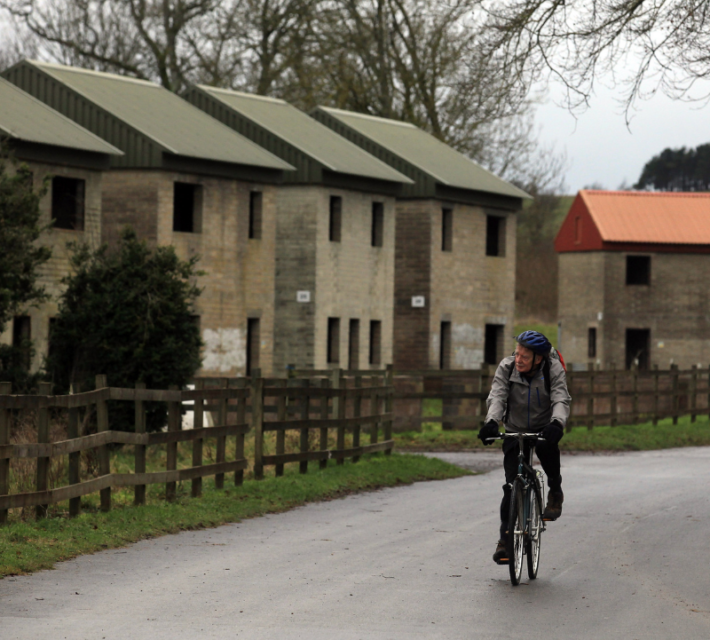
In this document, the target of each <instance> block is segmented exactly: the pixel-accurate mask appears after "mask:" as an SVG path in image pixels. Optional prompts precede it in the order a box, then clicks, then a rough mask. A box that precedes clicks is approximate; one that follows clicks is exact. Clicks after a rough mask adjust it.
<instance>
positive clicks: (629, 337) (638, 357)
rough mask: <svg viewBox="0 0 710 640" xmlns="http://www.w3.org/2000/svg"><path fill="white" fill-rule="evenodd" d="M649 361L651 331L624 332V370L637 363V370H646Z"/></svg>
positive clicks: (629, 330) (634, 330) (630, 330)
mask: <svg viewBox="0 0 710 640" xmlns="http://www.w3.org/2000/svg"><path fill="white" fill-rule="evenodd" d="M650 360H651V330H650V329H627V330H626V368H627V369H631V367H632V366H633V364H634V362H636V361H638V368H639V369H648V366H649V362H650Z"/></svg>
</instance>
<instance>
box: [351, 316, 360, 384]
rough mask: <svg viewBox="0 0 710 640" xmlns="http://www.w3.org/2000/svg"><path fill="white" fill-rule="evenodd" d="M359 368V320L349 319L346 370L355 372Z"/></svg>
mask: <svg viewBox="0 0 710 640" xmlns="http://www.w3.org/2000/svg"><path fill="white" fill-rule="evenodd" d="M359 367H360V320H358V319H357V318H350V330H349V337H348V369H350V370H351V371H355V370H356V369H358V368H359Z"/></svg>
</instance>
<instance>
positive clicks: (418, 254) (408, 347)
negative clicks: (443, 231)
mask: <svg viewBox="0 0 710 640" xmlns="http://www.w3.org/2000/svg"><path fill="white" fill-rule="evenodd" d="M436 210H437V203H436V202H432V201H430V200H400V201H399V202H397V224H396V233H397V237H396V249H395V294H394V298H395V303H394V368H395V369H397V370H400V371H402V370H407V369H427V368H428V367H429V352H428V345H429V338H430V336H429V322H430V312H429V307H430V305H431V259H432V251H431V244H432V241H433V240H432V216H433V215H434V212H435V211H436ZM415 296H417V297H418V296H423V297H424V301H425V306H424V307H423V308H420V307H412V298H413V297H415Z"/></svg>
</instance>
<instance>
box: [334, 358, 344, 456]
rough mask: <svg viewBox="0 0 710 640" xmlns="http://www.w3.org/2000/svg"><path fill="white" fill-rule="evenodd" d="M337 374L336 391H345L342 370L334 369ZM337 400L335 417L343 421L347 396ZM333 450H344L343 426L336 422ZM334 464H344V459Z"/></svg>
mask: <svg viewBox="0 0 710 640" xmlns="http://www.w3.org/2000/svg"><path fill="white" fill-rule="evenodd" d="M335 371H336V373H337V380H338V385H337V388H338V389H345V388H346V387H347V383H346V382H345V378H344V377H343V370H342V369H336V370H335ZM335 378H336V376H333V379H334V380H335ZM335 400H337V409H334V411H335V416H336V417H337V419H338V420H344V419H345V409H346V407H347V404H348V402H347V396H339V397H338V398H335ZM335 448H336V449H338V451H342V450H343V449H345V425H344V424H342V423H341V422H338V428H337V444H336V445H335ZM336 464H345V458H344V457H340V458H338V461H337V463H336Z"/></svg>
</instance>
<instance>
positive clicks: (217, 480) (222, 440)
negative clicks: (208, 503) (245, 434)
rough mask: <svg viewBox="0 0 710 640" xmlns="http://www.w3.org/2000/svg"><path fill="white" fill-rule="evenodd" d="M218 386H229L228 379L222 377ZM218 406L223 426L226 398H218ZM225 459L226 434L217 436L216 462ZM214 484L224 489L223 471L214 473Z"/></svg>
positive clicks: (225, 413) (219, 418)
mask: <svg viewBox="0 0 710 640" xmlns="http://www.w3.org/2000/svg"><path fill="white" fill-rule="evenodd" d="M219 386H220V388H221V389H226V388H228V387H229V380H228V379H227V378H224V379H223V380H222V381H221V382H220V385H219ZM217 406H218V407H219V408H218V410H217V422H219V426H220V427H223V426H225V425H226V424H227V398H220V399H219V404H218V405H217ZM226 459H227V436H217V456H216V461H217V464H220V463H222V462H224V461H225V460H226ZM214 486H215V487H216V488H217V489H224V473H216V474H215V476H214Z"/></svg>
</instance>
